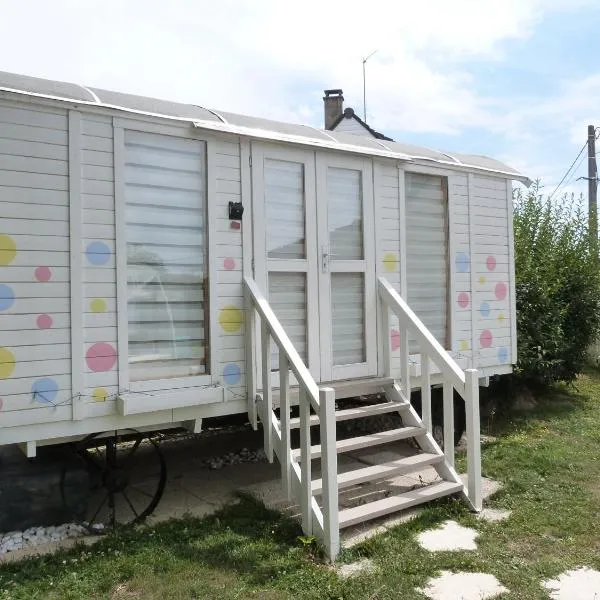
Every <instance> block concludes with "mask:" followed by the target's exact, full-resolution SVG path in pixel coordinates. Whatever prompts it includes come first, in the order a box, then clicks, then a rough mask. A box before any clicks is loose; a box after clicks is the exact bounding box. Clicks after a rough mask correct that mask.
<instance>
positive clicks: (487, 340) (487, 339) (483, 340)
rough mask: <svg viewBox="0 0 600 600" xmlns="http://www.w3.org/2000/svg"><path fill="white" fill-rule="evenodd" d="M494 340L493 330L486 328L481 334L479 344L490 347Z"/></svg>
mask: <svg viewBox="0 0 600 600" xmlns="http://www.w3.org/2000/svg"><path fill="white" fill-rule="evenodd" d="M493 340H494V337H493V336H492V332H491V331H490V330H489V329H484V330H483V331H482V332H481V335H480V336H479V345H480V346H481V347H482V348H489V347H490V346H491V345H492V341H493Z"/></svg>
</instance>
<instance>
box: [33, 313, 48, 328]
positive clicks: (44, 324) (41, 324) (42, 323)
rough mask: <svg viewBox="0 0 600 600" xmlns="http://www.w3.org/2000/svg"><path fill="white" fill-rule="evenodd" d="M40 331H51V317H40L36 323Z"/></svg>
mask: <svg viewBox="0 0 600 600" xmlns="http://www.w3.org/2000/svg"><path fill="white" fill-rule="evenodd" d="M35 323H36V325H37V327H38V329H50V328H51V327H52V317H51V316H50V315H46V314H43V315H40V316H39V317H38V318H37V319H36V321H35Z"/></svg>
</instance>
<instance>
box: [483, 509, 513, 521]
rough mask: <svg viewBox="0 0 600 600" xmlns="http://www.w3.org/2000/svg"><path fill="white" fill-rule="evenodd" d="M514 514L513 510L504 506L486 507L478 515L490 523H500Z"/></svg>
mask: <svg viewBox="0 0 600 600" xmlns="http://www.w3.org/2000/svg"><path fill="white" fill-rule="evenodd" d="M511 514H512V510H504V509H502V508H484V509H483V510H482V511H481V512H480V513H479V514H478V515H477V516H478V517H479V518H480V519H483V520H484V521H488V522H490V523H499V522H500V521H505V520H506V519H508V517H510V515H511Z"/></svg>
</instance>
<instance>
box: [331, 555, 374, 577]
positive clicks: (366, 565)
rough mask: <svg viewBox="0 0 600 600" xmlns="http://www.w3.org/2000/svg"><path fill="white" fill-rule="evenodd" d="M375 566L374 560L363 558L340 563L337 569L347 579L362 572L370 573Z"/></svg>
mask: <svg viewBox="0 0 600 600" xmlns="http://www.w3.org/2000/svg"><path fill="white" fill-rule="evenodd" d="M374 568H375V565H374V564H373V561H372V560H370V559H368V558H363V559H362V560H359V561H358V562H355V563H350V564H348V565H340V566H339V567H338V569H337V574H338V575H339V576H340V577H341V578H342V579H346V578H348V577H352V576H354V575H360V574H362V573H370V572H371V571H373V569H374Z"/></svg>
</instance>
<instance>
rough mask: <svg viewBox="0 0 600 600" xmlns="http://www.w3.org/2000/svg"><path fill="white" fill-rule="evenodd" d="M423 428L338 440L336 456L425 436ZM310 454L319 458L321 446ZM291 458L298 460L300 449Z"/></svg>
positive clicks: (313, 449) (391, 430)
mask: <svg viewBox="0 0 600 600" xmlns="http://www.w3.org/2000/svg"><path fill="white" fill-rule="evenodd" d="M425 433H426V431H425V428H424V427H401V428H400V429H390V430H389V431H382V432H381V433H371V434H369V435H363V436H360V437H354V438H348V439H347V440H338V441H337V442H336V443H335V447H336V450H337V452H338V454H341V453H343V452H352V451H353V450H360V449H361V448H370V447H371V446H380V445H381V444H389V443H390V442H397V441H399V440H406V439H408V438H412V437H417V436H420V435H425ZM310 450H311V452H310V457H311V459H315V458H320V456H321V446H320V445H318V446H312V447H311V449H310ZM292 458H294V460H300V448H295V449H294V450H292Z"/></svg>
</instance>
